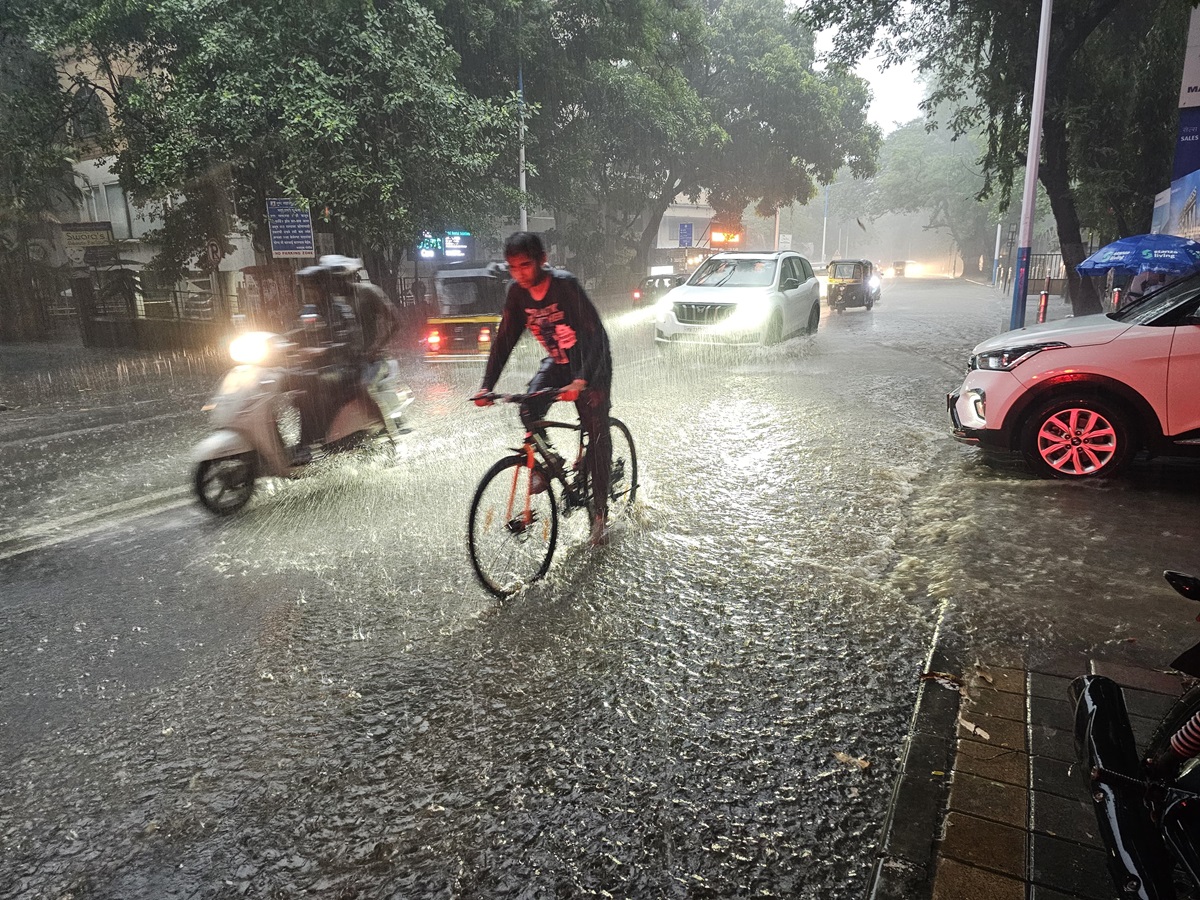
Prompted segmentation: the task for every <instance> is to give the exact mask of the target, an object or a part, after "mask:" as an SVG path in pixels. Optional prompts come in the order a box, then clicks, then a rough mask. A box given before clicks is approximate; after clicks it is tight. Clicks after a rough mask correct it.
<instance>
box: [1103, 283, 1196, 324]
mask: <svg viewBox="0 0 1200 900" xmlns="http://www.w3.org/2000/svg"><path fill="white" fill-rule="evenodd" d="M1198 298H1200V275H1189V276H1188V277H1186V278H1184V279H1181V280H1179V281H1175V282H1172V283H1171V284H1168V285H1165V286H1164V287H1161V288H1159V289H1158V290H1157V291H1153V292H1151V293H1149V294H1147V295H1146V296H1145V297H1142V298H1141V299H1140V300H1135V301H1134V302H1133V303H1131V304H1129V305H1128V306H1126V307H1124V308H1123V309H1119V310H1117V311H1116V312H1112V313H1109V314H1108V316H1109V318H1110V319H1115V320H1116V321H1118V322H1127V323H1129V324H1130V325H1149V324H1151V323H1152V322H1154V321H1156V320H1157V319H1160V318H1162V317H1163V316H1165V315H1167V314H1168V313H1171V312H1174V311H1179V312H1180V313H1181V314H1184V315H1187V314H1189V313H1191V312H1194V311H1195V307H1196V306H1197V299H1198ZM1188 305H1190V306H1191V307H1192V309H1190V310H1183V309H1181V307H1184V306H1188Z"/></svg>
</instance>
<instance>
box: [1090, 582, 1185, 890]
mask: <svg viewBox="0 0 1200 900" xmlns="http://www.w3.org/2000/svg"><path fill="white" fill-rule="evenodd" d="M1164 575H1165V577H1166V579H1167V581H1168V583H1170V585H1171V586H1172V587H1173V588H1175V590H1176V591H1178V592H1179V593H1180V594H1181V595H1182V596H1184V597H1186V598H1187V599H1189V600H1198V601H1200V579H1198V578H1195V577H1193V576H1191V575H1184V574H1182V573H1179V572H1165V573H1164ZM1198 619H1200V617H1198ZM1171 668H1173V669H1176V670H1177V671H1179V672H1183V673H1184V674H1186V675H1192V676H1195V677H1200V643H1198V644H1196V645H1195V646H1193V647H1192V648H1191V649H1189V650H1187V651H1186V652H1184V653H1183V654H1182V655H1181V656H1180V657H1179V658H1178V659H1176V660H1175V661H1174V662H1172V663H1171ZM1069 691H1070V696H1071V700H1072V702H1073V703H1074V704H1075V749H1076V754H1077V756H1078V758H1079V760H1080V762H1081V763H1082V765H1083V774H1084V778H1085V779H1086V781H1087V784H1088V790H1089V792H1090V793H1091V796H1092V803H1093V806H1094V808H1095V812H1096V821H1097V823H1098V824H1099V827H1100V836H1101V837H1102V839H1103V841H1104V846H1105V849H1106V851H1107V861H1108V869H1109V874H1110V875H1111V876H1112V878H1113V883H1114V885H1115V887H1116V889H1117V890H1116V894H1115V896H1120V897H1137V898H1142V900H1173V898H1176V897H1178V896H1180V894H1179V893H1178V891H1177V883H1176V876H1177V875H1179V876H1182V878H1183V882H1182V885H1181V886H1185V887H1186V886H1190V887H1188V888H1187V890H1188V891H1189V892H1190V891H1200V686H1197V687H1193V688H1191V689H1190V690H1188V691H1187V692H1185V693H1184V694H1183V696H1182V697H1180V698H1179V699H1178V700H1177V701H1176V702H1175V704H1174V705H1173V706H1172V707H1171V709H1170V710H1168V712H1167V714H1166V716H1164V717H1163V720H1162V722H1160V723H1159V725H1158V728H1157V729H1156V730H1155V732H1154V735H1153V736H1152V737H1151V739H1150V742H1149V744H1147V746H1146V750H1145V752H1144V753H1142V754H1141V755H1139V754H1138V751H1137V745H1136V743H1135V741H1134V736H1133V729H1132V727H1131V725H1130V721H1129V712H1128V710H1127V709H1126V706H1125V697H1124V694H1123V693H1122V691H1121V688H1120V687H1119V686H1118V685H1117V684H1116V682H1114V681H1112V680H1111V679H1109V678H1105V677H1104V676H1102V675H1083V676H1080V677H1079V678H1076V679H1075V680H1074V681H1073V682H1072V683H1071V686H1070V689H1069Z"/></svg>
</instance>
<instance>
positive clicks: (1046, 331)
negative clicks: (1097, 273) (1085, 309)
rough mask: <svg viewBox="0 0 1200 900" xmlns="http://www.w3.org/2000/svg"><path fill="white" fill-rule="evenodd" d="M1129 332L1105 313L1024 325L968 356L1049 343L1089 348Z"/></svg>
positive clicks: (1007, 332)
mask: <svg viewBox="0 0 1200 900" xmlns="http://www.w3.org/2000/svg"><path fill="white" fill-rule="evenodd" d="M1129 328H1130V326H1129V323H1128V322H1117V321H1115V320H1113V319H1110V318H1109V317H1108V316H1106V315H1105V314H1104V313H1097V314H1096V315H1094V316H1079V317H1078V318H1072V319H1057V320H1055V321H1053V322H1043V323H1042V324H1040V325H1027V326H1025V327H1024V328H1018V329H1016V330H1014V331H1006V332H1004V334H1000V335H997V336H996V337H994V338H988V340H986V341H983V342H982V343H980V344H977V345H976V346H975V349H974V350H972V351H971V352H972V353H973V354H978V353H988V352H990V351H993V350H1004V349H1007V348H1011V347H1021V346H1024V345H1026V344H1040V343H1043V342H1049V341H1061V342H1062V343H1064V344H1066V345H1067V346H1068V347H1091V346H1095V345H1097V344H1107V343H1108V342H1109V341H1111V340H1113V339H1114V338H1116V337H1118V336H1119V335H1121V334H1124V333H1125V332H1126V331H1128V330H1129Z"/></svg>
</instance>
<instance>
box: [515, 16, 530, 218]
mask: <svg viewBox="0 0 1200 900" xmlns="http://www.w3.org/2000/svg"><path fill="white" fill-rule="evenodd" d="M522 19H523V17H522V15H521V11H520V10H517V40H518V41H521V40H522V38H523V35H522V32H523V31H524V29H523V27H522ZM517 112H518V114H519V116H520V130H519V138H520V140H519V150H518V152H517V168H518V172H517V187H518V189H519V190H520V191H521V230H522V231H528V230H529V210H528V209H527V208H526V206H525V62H524V58H523V57H522V56H521V54H520V53H519V52H518V54H517Z"/></svg>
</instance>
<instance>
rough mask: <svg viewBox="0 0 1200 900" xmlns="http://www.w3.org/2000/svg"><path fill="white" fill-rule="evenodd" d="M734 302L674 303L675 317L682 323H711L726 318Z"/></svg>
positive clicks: (735, 306)
mask: <svg viewBox="0 0 1200 900" xmlns="http://www.w3.org/2000/svg"><path fill="white" fill-rule="evenodd" d="M736 308H737V305H736V304H734V303H676V304H675V318H676V319H678V320H679V321H680V323H682V324H684V325H712V324H714V323H716V322H721V321H724V320H725V319H728V318H729V317H730V315H732V314H733V311H734V310H735V309H736Z"/></svg>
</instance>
